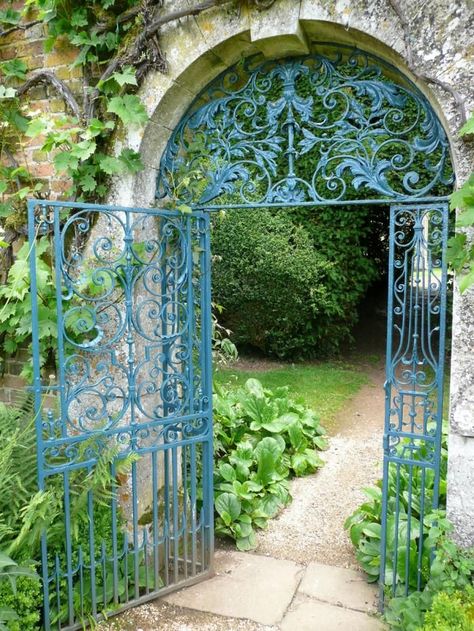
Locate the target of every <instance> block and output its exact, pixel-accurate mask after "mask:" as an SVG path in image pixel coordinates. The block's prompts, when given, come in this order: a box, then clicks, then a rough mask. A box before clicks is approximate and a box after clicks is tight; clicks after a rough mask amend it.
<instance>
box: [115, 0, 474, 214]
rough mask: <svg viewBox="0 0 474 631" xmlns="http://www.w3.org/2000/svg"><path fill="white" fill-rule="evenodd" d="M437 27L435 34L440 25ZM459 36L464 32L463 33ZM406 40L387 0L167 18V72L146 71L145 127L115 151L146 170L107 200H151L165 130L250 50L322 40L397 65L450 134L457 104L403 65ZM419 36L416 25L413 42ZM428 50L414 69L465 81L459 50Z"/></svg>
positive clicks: (286, 48)
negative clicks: (127, 150)
mask: <svg viewBox="0 0 474 631" xmlns="http://www.w3.org/2000/svg"><path fill="white" fill-rule="evenodd" d="M186 3H188V4H189V0H184V1H183V0H181V1H180V2H178V3H176V2H173V3H168V4H170V5H171V4H172V6H173V8H176V4H183V5H186ZM431 4H432V5H433V4H434V5H437V4H439V5H440V6H441V5H442V2H440V1H439V0H437V2H435V3H431ZM369 5H370V9H369ZM466 13H468V10H467V8H466ZM440 14H441V11H440ZM428 17H429V16H428ZM420 22H421V20H420ZM415 26H416V23H414V27H415ZM421 26H422V25H421ZM439 30H440V35H441V28H440V29H439ZM435 31H436V29H435ZM465 33H466V30H464V31H463V37H464V38H465ZM450 35H451V36H450V37H449V42H450V44H451V45H452V47H453V50H454V51H458V50H459V48H460V46H461V45H462V44H461V42H460V41H458V39H457V38H456V37H455V35H456V34H455V33H453V34H451V33H450ZM405 38H406V36H405V33H404V31H403V29H402V27H401V25H400V23H399V21H398V20H397V16H396V15H395V14H394V13H393V10H392V9H391V8H390V4H389V2H388V1H387V0H382V1H377V0H376V1H375V2H370V3H369V2H367V0H365V2H364V1H360V0H359V1H358V2H349V1H345V0H338V1H336V2H326V1H321V3H320V4H319V5H318V3H316V2H315V1H314V0H277V1H276V2H275V4H274V5H273V6H272V7H271V8H270V9H269V10H266V11H258V10H257V9H253V10H249V9H245V8H244V7H242V8H241V9H232V8H228V7H227V8H226V7H225V6H223V7H220V8H215V9H211V10H208V11H206V12H204V13H202V14H200V15H198V16H197V17H196V18H193V17H190V18H186V19H185V20H181V21H180V22H178V23H171V24H170V25H168V26H167V28H166V29H164V31H163V33H162V36H161V43H162V47H163V51H164V53H165V55H166V59H167V62H168V68H169V72H168V73H167V74H166V75H163V74H161V73H151V74H150V75H149V76H148V77H147V79H146V81H145V83H144V85H143V86H142V88H141V97H142V100H143V102H144V104H145V106H146V108H147V111H148V114H149V115H150V121H149V123H148V124H147V125H146V126H145V128H144V129H140V130H134V129H130V130H127V133H126V136H125V138H123V139H122V140H121V141H119V142H118V143H117V145H118V147H117V148H119V146H123V145H126V146H129V147H131V148H134V149H135V150H139V151H140V153H141V155H142V159H143V161H144V163H145V166H146V170H145V171H144V172H142V173H141V174H139V175H138V176H135V177H130V178H128V179H125V180H120V181H119V182H117V183H116V184H115V186H114V194H113V197H114V198H115V199H119V200H120V201H121V202H122V203H125V202H126V203H131V204H139V205H149V204H151V203H153V199H154V194H155V190H154V188H155V183H154V179H155V177H156V170H157V169H158V167H159V162H160V158H161V154H162V152H163V150H164V148H165V146H166V143H167V142H168V140H169V137H170V134H171V131H172V130H173V129H174V127H175V126H176V125H177V123H178V122H179V120H180V119H181V117H182V116H183V114H184V113H185V111H186V110H187V108H188V107H189V105H190V103H191V102H192V101H193V100H194V99H195V97H196V96H197V95H198V93H199V92H200V91H201V90H202V89H203V88H204V87H205V86H206V85H207V84H208V83H209V82H211V81H212V80H213V79H214V78H215V77H216V76H218V75H219V74H220V73H222V72H223V71H225V70H226V69H227V68H229V66H231V65H232V64H234V63H236V62H237V61H238V60H239V59H240V58H242V57H248V56H251V55H252V56H255V55H256V56H261V58H262V60H263V59H265V58H281V57H285V56H290V55H305V54H308V53H309V52H311V51H312V50H313V49H314V45H315V44H317V43H318V42H321V41H332V42H335V43H341V44H345V45H349V46H357V47H359V48H361V49H363V50H366V51H367V52H371V53H374V54H376V55H377V56H379V57H380V58H381V59H382V60H385V61H386V62H388V63H390V64H392V65H394V66H395V67H397V68H398V69H399V70H400V71H401V72H402V73H403V74H405V75H406V76H407V78H409V79H410V80H412V81H413V82H414V83H415V84H416V85H417V87H418V88H419V89H420V90H421V92H422V93H423V94H424V95H425V96H426V97H427V98H428V100H429V102H430V104H431V105H432V107H433V108H434V110H435V112H436V113H437V115H438V117H439V119H440V120H441V122H442V124H443V126H444V127H445V129H446V131H447V132H448V136H449V137H450V138H451V139H453V138H454V137H455V134H456V131H457V128H458V127H459V120H458V110H457V109H456V104H455V103H454V101H453V98H452V96H451V95H450V94H449V93H447V92H445V91H444V90H442V89H441V88H436V93H435V92H434V90H432V89H430V88H429V87H428V86H427V84H426V83H425V82H423V81H421V80H420V79H418V78H417V76H415V75H414V73H413V72H412V71H411V70H410V69H409V68H408V66H407V63H406V62H405V57H406V55H407V50H406V44H405ZM473 39H474V37H473ZM421 40H423V38H420V37H418V34H417V32H416V28H414V32H413V41H417V42H418V41H421ZM465 45H466V44H464V46H465ZM426 47H427V50H426V51H424V53H423V54H422V53H421V52H420V54H419V56H420V58H422V59H424V60H425V62H426V63H425V66H422V67H421V68H420V74H423V73H425V74H432V75H434V76H437V75H438V74H440V75H441V76H442V77H443V81H444V82H445V83H451V84H453V83H454V84H456V82H457V81H458V80H460V81H461V82H462V81H463V73H464V70H463V69H464V68H465V66H466V64H465V60H464V59H463V58H462V56H461V58H460V59H457V60H455V61H454V58H456V55H458V56H459V53H458V52H455V53H453V59H450V58H449V56H446V55H444V56H443V58H442V64H441V66H440V64H439V63H438V62H437V61H436V60H435V59H432V60H431V61H430V59H428V58H431V57H433V55H434V53H433V42H429V44H428V43H427V44H426ZM423 55H424V56H423ZM443 65H445V66H446V70H444V69H443V67H442V66H443ZM467 85H468V84H467ZM452 153H453V156H452V158H453V163H454V166H455V171H456V175H457V176H458V179H461V180H462V179H463V176H464V175H466V174H467V173H468V172H469V170H470V169H469V159H470V158H471V156H468V155H466V152H465V151H464V148H463V146H462V145H459V144H458V143H456V142H452ZM471 159H472V158H471Z"/></svg>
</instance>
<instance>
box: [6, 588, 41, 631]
mask: <svg viewBox="0 0 474 631" xmlns="http://www.w3.org/2000/svg"><path fill="white" fill-rule="evenodd" d="M0 603H1V608H4V607H5V608H9V609H11V610H13V611H14V612H15V614H16V616H15V619H13V620H9V621H8V627H7V628H8V630H9V631H36V630H37V629H39V628H40V618H41V607H42V590H41V583H40V581H39V580H38V579H34V578H28V577H20V578H18V579H17V581H16V589H15V591H14V590H13V589H12V586H11V585H10V583H9V582H7V581H4V582H2V583H0ZM0 618H1V609H0ZM0 628H1V627H0Z"/></svg>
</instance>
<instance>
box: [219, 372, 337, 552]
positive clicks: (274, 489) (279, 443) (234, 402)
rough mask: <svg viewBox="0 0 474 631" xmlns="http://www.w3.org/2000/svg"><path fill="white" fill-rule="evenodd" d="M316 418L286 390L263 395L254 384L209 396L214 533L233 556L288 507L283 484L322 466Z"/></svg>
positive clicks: (264, 391)
mask: <svg viewBox="0 0 474 631" xmlns="http://www.w3.org/2000/svg"><path fill="white" fill-rule="evenodd" d="M324 433H325V430H324V428H323V427H321V425H320V424H319V420H318V417H317V416H316V414H315V413H314V412H313V411H312V410H310V409H308V408H307V407H305V406H304V405H301V404H300V403H297V402H296V401H293V400H292V399H290V398H289V397H288V389H287V388H277V389H275V390H273V391H271V390H267V389H264V388H263V387H262V384H261V383H260V382H259V381H258V380H257V379H248V380H247V382H246V384H245V386H244V387H243V388H239V389H236V390H229V391H227V390H223V389H221V388H216V393H215V394H214V458H215V462H216V466H215V474H214V489H215V509H216V513H217V518H216V523H215V527H216V533H217V534H220V535H226V536H229V537H232V538H233V539H235V541H236V543H237V547H238V548H239V550H250V549H252V548H254V547H255V545H256V538H255V528H264V527H265V526H266V523H267V521H268V520H269V519H271V518H272V517H274V516H275V515H276V514H277V513H278V512H279V511H280V509H281V508H282V507H283V506H285V505H286V504H288V502H289V501H290V500H291V496H290V493H289V488H288V478H289V477H290V476H291V475H297V476H301V475H306V474H308V473H312V472H314V471H315V470H316V469H317V468H318V467H321V466H322V465H323V462H322V460H321V458H320V457H319V454H318V450H320V449H325V448H326V446H327V441H326V438H325V437H324Z"/></svg>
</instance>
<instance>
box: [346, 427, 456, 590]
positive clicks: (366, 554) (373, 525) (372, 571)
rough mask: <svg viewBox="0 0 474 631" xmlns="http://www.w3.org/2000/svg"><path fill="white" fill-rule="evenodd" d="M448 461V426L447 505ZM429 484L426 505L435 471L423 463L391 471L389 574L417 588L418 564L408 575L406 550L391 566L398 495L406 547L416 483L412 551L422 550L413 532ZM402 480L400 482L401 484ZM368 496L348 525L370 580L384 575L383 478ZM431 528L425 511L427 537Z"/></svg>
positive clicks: (443, 499)
mask: <svg viewBox="0 0 474 631" xmlns="http://www.w3.org/2000/svg"><path fill="white" fill-rule="evenodd" d="M447 465H448V452H447V429H445V432H444V434H443V444H442V448H441V463H440V471H441V484H440V506H446V473H447ZM423 477H424V484H425V506H430V505H431V502H432V497H433V484H434V471H432V470H429V469H427V470H426V471H424V472H423V470H422V468H421V467H419V468H418V467H413V468H411V469H410V468H409V467H403V466H402V467H400V469H399V473H398V468H395V467H393V468H390V469H389V475H388V496H389V502H388V507H387V533H388V538H387V569H386V572H387V576H388V577H390V579H391V576H392V571H395V570H396V579H397V581H398V582H402V583H405V581H407V582H408V584H409V585H410V586H411V587H412V588H415V589H416V586H417V574H416V567H410V568H409V575H408V576H406V565H405V560H406V559H405V557H404V554H405V553H404V554H399V556H398V565H397V568H392V567H391V566H390V563H391V558H392V554H391V553H392V552H393V550H394V547H395V536H396V535H395V532H396V529H395V521H396V518H395V512H396V503H397V498H398V501H399V510H400V520H401V524H400V526H399V529H398V541H399V545H400V548H403V549H404V542H405V541H406V536H407V514H408V503H409V497H410V495H409V493H408V489H409V485H410V482H411V485H412V497H413V498H415V499H414V500H413V501H412V502H411V529H412V539H411V541H410V555H411V554H414V556H415V558H416V552H417V550H418V547H417V546H418V544H419V537H415V536H413V533H415V534H416V533H419V531H420V526H421V524H420V499H419V498H420V497H421V489H422V484H423ZM397 483H398V486H397ZM364 492H365V494H366V495H367V497H368V501H367V502H364V504H362V505H361V506H360V507H359V508H358V509H357V510H356V511H355V512H354V513H353V514H352V515H351V516H350V517H349V518H348V519H347V520H346V523H345V528H347V529H348V531H349V534H350V537H351V541H352V543H353V545H354V546H355V548H356V557H357V560H358V562H359V563H360V565H361V567H362V569H363V570H364V571H365V572H366V573H367V574H368V576H369V580H371V581H377V580H378V578H379V575H380V537H381V523H382V481H381V480H380V481H379V482H378V485H377V486H376V487H372V488H366V489H364ZM429 530H430V521H429V515H428V516H427V515H426V514H425V517H424V520H423V533H424V536H425V537H426V536H427V534H428V533H429ZM429 556H430V547H429V546H428V545H427V544H426V541H425V545H424V547H423V558H424V561H423V566H424V570H425V572H428V566H429Z"/></svg>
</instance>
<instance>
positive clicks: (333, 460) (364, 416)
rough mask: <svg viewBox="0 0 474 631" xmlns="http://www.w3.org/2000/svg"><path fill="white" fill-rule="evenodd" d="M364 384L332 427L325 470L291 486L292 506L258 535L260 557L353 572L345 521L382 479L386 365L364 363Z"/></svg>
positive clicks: (353, 563) (361, 363) (351, 550)
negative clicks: (377, 481)
mask: <svg viewBox="0 0 474 631" xmlns="http://www.w3.org/2000/svg"><path fill="white" fill-rule="evenodd" d="M359 367H360V370H363V371H364V372H365V373H366V374H367V376H368V379H369V381H368V383H367V384H366V385H365V386H363V387H362V388H361V389H360V390H359V392H358V393H357V394H356V396H355V397H354V398H353V399H352V400H351V401H350V402H349V403H348V405H346V406H344V408H343V409H342V410H341V411H340V412H338V413H337V415H336V419H335V422H334V423H332V424H331V430H330V431H331V439H330V444H329V449H328V450H327V451H326V452H325V453H324V454H323V456H322V457H323V460H324V461H325V465H324V467H323V468H322V469H321V470H320V471H318V472H317V473H316V474H314V475H311V476H306V477H302V478H295V479H293V480H292V482H291V495H292V497H293V501H292V502H291V504H290V505H289V506H288V507H287V508H286V509H285V510H284V511H283V512H282V513H281V514H280V515H279V516H278V517H277V518H276V519H273V520H271V521H269V523H268V528H267V529H266V530H265V531H260V532H259V535H258V548H257V552H258V553H259V554H268V555H271V556H275V557H277V558H280V559H290V560H292V561H297V562H299V563H305V564H307V563H309V562H310V561H317V562H320V563H327V564H329V565H339V566H342V567H357V563H356V560H355V556H354V552H353V547H352V545H351V543H350V541H349V539H348V537H347V534H346V532H345V531H344V521H345V519H346V518H347V517H348V515H350V514H351V513H352V512H353V511H354V510H355V509H356V508H357V507H358V506H359V505H360V504H361V503H362V502H363V501H364V498H365V496H364V494H363V492H362V489H363V488H364V487H366V486H370V485H372V484H373V483H374V482H375V481H376V480H377V479H379V478H380V477H381V475H382V435H383V421H384V405H385V402H384V389H383V384H384V380H385V372H384V365H383V360H382V359H376V360H375V361H374V362H373V363H370V361H368V360H367V359H366V358H364V359H363V360H362V361H361V362H360V363H359Z"/></svg>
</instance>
